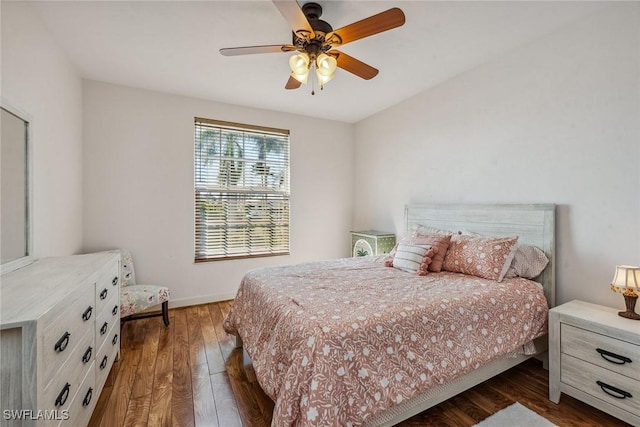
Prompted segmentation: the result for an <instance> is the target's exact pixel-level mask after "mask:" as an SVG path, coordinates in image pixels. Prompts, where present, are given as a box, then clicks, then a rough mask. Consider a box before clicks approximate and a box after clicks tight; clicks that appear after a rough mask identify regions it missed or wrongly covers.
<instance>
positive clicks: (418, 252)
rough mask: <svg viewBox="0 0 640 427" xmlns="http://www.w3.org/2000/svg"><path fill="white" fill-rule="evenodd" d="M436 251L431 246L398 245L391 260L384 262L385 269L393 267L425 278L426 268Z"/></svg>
mask: <svg viewBox="0 0 640 427" xmlns="http://www.w3.org/2000/svg"><path fill="white" fill-rule="evenodd" d="M437 251H438V249H437V248H434V247H432V246H431V245H411V244H406V243H400V244H398V245H397V247H396V252H395V254H394V255H393V259H392V260H390V261H391V262H389V260H387V261H385V265H386V266H387V267H395V268H397V269H399V270H403V271H407V272H409V273H417V274H418V275H420V276H426V274H427V267H428V266H429V263H431V259H432V257H433V255H434V254H435V253H436V252H437Z"/></svg>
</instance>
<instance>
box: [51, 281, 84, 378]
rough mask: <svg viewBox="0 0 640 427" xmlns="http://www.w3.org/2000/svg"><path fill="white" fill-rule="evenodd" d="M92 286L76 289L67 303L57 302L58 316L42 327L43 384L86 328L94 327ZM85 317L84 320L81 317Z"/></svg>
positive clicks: (58, 367) (68, 353) (74, 345)
mask: <svg viewBox="0 0 640 427" xmlns="http://www.w3.org/2000/svg"><path fill="white" fill-rule="evenodd" d="M94 298H95V294H94V289H93V286H87V287H86V288H84V289H81V290H80V291H79V292H78V298H76V299H75V300H74V301H72V302H71V303H70V304H69V303H66V302H64V303H62V304H60V305H61V307H60V309H59V310H58V312H59V313H62V314H60V315H59V316H58V317H56V318H55V319H53V320H52V321H50V322H47V323H48V325H47V326H45V329H44V338H43V353H42V363H43V372H44V378H43V380H44V381H43V384H48V383H49V381H51V378H52V377H53V375H54V374H55V373H56V371H57V370H58V369H60V367H61V366H62V364H63V363H64V362H65V360H66V359H67V358H68V357H69V355H70V354H71V353H72V352H73V350H74V349H75V348H76V346H77V345H78V342H79V340H80V338H82V337H83V336H84V335H85V333H86V332H87V331H92V330H93V328H94V319H95V315H96V310H95V307H94V305H95V302H94ZM85 319H86V320H85Z"/></svg>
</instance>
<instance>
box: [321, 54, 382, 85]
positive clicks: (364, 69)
mask: <svg viewBox="0 0 640 427" xmlns="http://www.w3.org/2000/svg"><path fill="white" fill-rule="evenodd" d="M328 53H329V54H330V55H333V56H334V57H335V58H336V60H337V61H338V67H340V68H342V69H343V70H346V71H348V72H350V73H352V74H355V75H356V76H358V77H362V78H363V79H365V80H371V79H372V78H374V77H375V76H377V75H378V70H377V69H375V68H373V67H372V66H371V65H367V64H365V63H364V62H362V61H360V60H358V59H356V58H354V57H353V56H349V55H347V54H346V53H343V52H339V51H337V50H330V51H329V52H328Z"/></svg>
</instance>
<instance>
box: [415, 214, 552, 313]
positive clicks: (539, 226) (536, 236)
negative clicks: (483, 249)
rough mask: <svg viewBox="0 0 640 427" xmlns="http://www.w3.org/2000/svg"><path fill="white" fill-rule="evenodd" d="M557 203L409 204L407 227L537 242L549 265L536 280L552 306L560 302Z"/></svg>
mask: <svg viewBox="0 0 640 427" xmlns="http://www.w3.org/2000/svg"><path fill="white" fill-rule="evenodd" d="M555 209H556V206H555V205H554V204H437V203H434V204H431V203H430V204H410V205H406V206H405V230H406V231H409V230H412V229H413V227H415V226H417V225H425V226H428V227H434V228H439V229H443V230H451V231H461V230H465V231H472V232H475V233H479V234H483V235H487V236H496V237H503V236H518V242H520V243H528V244H530V245H535V246H537V247H539V248H540V249H542V250H543V251H544V253H545V254H546V255H547V257H548V258H549V264H548V265H547V267H546V268H545V269H544V271H543V272H542V274H541V275H540V276H539V277H537V278H536V279H535V280H536V281H537V282H539V283H541V284H542V286H543V287H544V293H545V296H546V297H547V301H548V303H549V307H554V306H555V303H556V286H555V265H556V262H555Z"/></svg>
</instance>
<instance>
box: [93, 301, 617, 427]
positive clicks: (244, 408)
mask: <svg viewBox="0 0 640 427" xmlns="http://www.w3.org/2000/svg"><path fill="white" fill-rule="evenodd" d="M230 307H231V301H225V302H220V303H212V304H204V305H199V306H192V307H187V308H179V309H172V310H169V318H170V320H171V325H170V326H169V327H167V328H165V327H164V326H163V324H162V319H161V318H160V317H154V318H149V319H141V320H136V321H132V322H127V323H125V324H124V326H123V328H122V342H121V355H120V360H119V361H118V362H116V363H115V364H114V366H113V369H112V371H111V373H110V374H109V377H108V379H107V382H106V385H105V388H104V389H103V391H102V394H101V395H100V398H99V400H98V403H97V406H96V409H95V411H94V413H93V417H92V418H91V421H90V423H89V425H90V426H91V427H98V426H105V427H106V426H116V427H119V426H147V425H148V426H176V427H178V426H179V427H205V426H206V427H208V426H212V427H235V426H239V427H240V426H244V427H253V426H256V427H262V426H269V425H270V424H271V413H272V411H273V402H272V401H271V400H270V399H269V398H268V397H267V396H266V395H265V394H264V393H263V391H262V389H261V388H260V386H259V385H258V383H257V381H256V380H255V377H253V376H252V375H251V366H250V360H248V358H247V357H246V356H245V355H244V354H243V351H242V350H241V349H236V348H234V337H233V336H229V335H227V334H226V333H225V332H224V330H223V329H222V322H223V320H224V318H225V316H226V315H227V313H228V312H229V308H230ZM548 384H549V378H548V371H546V370H544V369H543V368H542V363H541V362H539V361H537V360H529V361H527V362H525V363H523V364H521V365H519V366H517V367H515V368H513V369H511V370H509V371H507V372H505V373H503V374H501V375H498V376H496V377H494V378H492V379H490V380H488V381H485V382H484V383H482V384H480V385H478V386H476V387H474V388H473V389H470V390H468V391H466V392H465V393H462V394H460V395H458V396H455V397H453V398H452V399H449V400H447V401H445V402H443V403H441V404H440V405H438V406H435V407H433V408H431V409H429V410H428V411H425V412H423V413H421V414H418V415H416V416H415V417H413V418H411V419H409V420H406V421H404V422H403V423H401V424H399V425H400V426H403V427H417V426H421V427H422V426H456V427H464V426H472V425H473V424H475V423H477V422H479V421H481V420H483V419H484V418H486V417H488V416H489V415H491V414H493V413H495V412H497V411H499V410H500V409H503V408H505V407H507V406H509V405H510V404H512V403H514V402H516V401H518V402H520V403H521V404H522V405H524V406H526V407H527V408H529V409H531V410H533V411H534V412H537V413H538V414H540V415H542V416H544V417H545V418H547V419H548V420H549V421H551V422H552V423H554V424H557V425H558V426H561V427H564V426H580V427H584V426H593V427H597V426H611V427H616V426H628V424H626V423H623V422H622V421H620V420H618V419H616V418H613V417H611V416H609V415H607V414H605V413H604V412H601V411H599V410H597V409H594V408H592V407H590V406H588V405H586V404H584V403H582V402H580V401H578V400H576V399H573V398H571V397H569V396H566V395H562V397H561V399H560V404H558V405H556V404H554V403H552V402H551V401H549V400H548Z"/></svg>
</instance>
